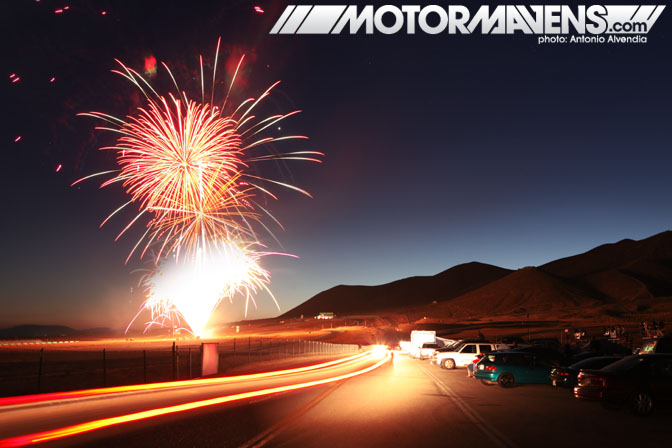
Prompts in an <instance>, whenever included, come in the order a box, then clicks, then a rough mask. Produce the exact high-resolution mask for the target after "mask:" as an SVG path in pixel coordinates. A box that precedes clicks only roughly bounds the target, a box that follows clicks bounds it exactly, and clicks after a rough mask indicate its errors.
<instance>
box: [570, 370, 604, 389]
mask: <svg viewBox="0 0 672 448" xmlns="http://www.w3.org/2000/svg"><path fill="white" fill-rule="evenodd" d="M577 380H578V384H579V385H580V386H599V387H607V378H606V377H603V376H587V375H584V374H582V373H580V374H579V376H578V377H577Z"/></svg>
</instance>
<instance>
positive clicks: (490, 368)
mask: <svg viewBox="0 0 672 448" xmlns="http://www.w3.org/2000/svg"><path fill="white" fill-rule="evenodd" d="M485 370H489V371H490V372H494V371H496V370H497V367H495V366H485Z"/></svg>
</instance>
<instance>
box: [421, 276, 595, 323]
mask: <svg viewBox="0 0 672 448" xmlns="http://www.w3.org/2000/svg"><path fill="white" fill-rule="evenodd" d="M596 304H599V301H598V300H597V299H596V298H594V297H592V296H591V294H590V292H589V291H585V290H584V289H582V288H581V287H579V286H576V285H573V284H571V283H568V282H566V281H564V280H563V279H560V278H557V277H554V276H552V275H550V274H547V273H545V272H543V271H541V270H539V269H537V268H533V267H528V268H523V269H519V270H517V271H515V272H513V273H511V274H509V275H507V276H506V277H503V278H500V279H498V280H495V281H493V282H491V283H488V284H487V285H485V286H482V287H481V288H478V289H475V290H473V291H470V292H468V293H466V294H463V295H461V296H460V297H457V298H455V299H453V300H449V301H446V302H442V303H438V304H436V305H433V306H432V307H423V309H422V310H418V311H419V312H420V314H423V313H424V315H427V313H428V312H431V315H438V316H442V317H449V316H469V315H478V314H483V313H484V312H487V313H488V314H490V315H491V314H526V313H539V312H557V311H563V310H571V309H576V308H578V307H579V306H585V305H589V306H590V305H596Z"/></svg>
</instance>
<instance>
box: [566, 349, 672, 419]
mask: <svg viewBox="0 0 672 448" xmlns="http://www.w3.org/2000/svg"><path fill="white" fill-rule="evenodd" d="M574 396H575V397H577V398H585V399H592V400H602V401H603V402H605V403H606V404H609V405H622V404H628V405H629V406H630V407H631V409H632V411H633V412H634V413H635V414H637V415H641V416H645V415H648V414H650V413H651V412H652V411H653V409H654V405H655V406H656V407H657V406H658V405H659V404H663V403H665V402H670V401H672V354H650V355H634V356H628V357H626V358H623V359H621V360H620V361H616V362H615V363H613V364H610V365H608V366H607V367H604V368H603V369H601V370H582V371H580V372H579V375H578V378H577V385H576V387H575V388H574Z"/></svg>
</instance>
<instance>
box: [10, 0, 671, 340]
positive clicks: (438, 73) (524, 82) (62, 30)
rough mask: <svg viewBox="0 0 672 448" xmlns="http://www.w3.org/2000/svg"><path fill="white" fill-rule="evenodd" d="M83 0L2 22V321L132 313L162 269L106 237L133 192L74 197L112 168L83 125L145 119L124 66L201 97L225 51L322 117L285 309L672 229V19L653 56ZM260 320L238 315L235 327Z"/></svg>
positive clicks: (281, 283) (302, 180) (299, 209)
mask: <svg viewBox="0 0 672 448" xmlns="http://www.w3.org/2000/svg"><path fill="white" fill-rule="evenodd" d="M138 3H141V4H138ZM68 4H69V5H70V9H69V10H68V11H66V12H65V13H64V14H54V13H53V11H54V10H55V9H57V8H59V7H62V6H63V4H62V2H61V3H58V2H53V1H48V0H42V1H41V2H39V3H32V2H29V1H23V2H20V1H13V2H9V3H8V4H7V6H6V7H5V10H4V11H5V17H6V21H7V22H9V23H8V24H7V29H6V31H5V32H6V33H8V35H7V36H5V38H3V42H4V45H5V48H4V50H3V53H4V56H5V58H4V59H5V61H6V62H5V64H4V65H5V67H6V70H7V71H8V72H7V73H6V75H5V83H6V87H5V89H6V91H7V92H8V94H7V96H6V98H7V99H6V101H7V102H6V111H5V119H4V120H3V125H2V136H3V147H2V151H3V162H4V163H3V167H4V169H3V175H2V177H1V179H2V187H3V188H2V193H0V194H1V195H2V202H3V219H2V229H1V230H2V242H3V245H2V247H3V250H2V254H3V258H4V259H3V264H2V267H3V268H2V270H0V285H2V286H1V288H2V289H1V291H0V309H1V310H2V312H1V313H0V326H7V325H13V324H19V323H28V322H30V323H62V324H66V325H71V326H75V327H89V326H110V327H121V326H123V325H124V324H125V323H126V322H128V320H129V319H130V317H132V315H133V314H134V312H135V310H136V309H137V307H138V306H139V305H140V303H141V301H142V296H141V294H140V293H139V291H138V289H137V282H138V279H139V274H138V273H137V272H134V270H136V269H141V268H147V267H148V265H147V264H146V263H143V262H138V261H137V260H136V261H134V262H132V263H130V264H129V265H124V259H125V257H126V255H127V254H128V252H129V251H130V249H131V248H132V246H133V244H134V243H135V240H134V239H133V235H131V236H129V237H128V238H122V239H121V240H120V241H118V242H116V243H115V242H114V241H113V240H114V237H115V236H116V233H118V232H119V231H120V230H121V229H122V228H123V226H124V225H125V221H123V220H116V221H112V222H111V223H110V224H108V225H106V227H105V228H103V229H98V224H99V223H100V222H101V221H102V219H104V218H105V216H107V214H108V213H109V212H111V211H112V210H114V209H115V208H116V207H117V206H118V205H120V204H121V203H123V202H124V200H125V199H124V194H123V192H122V191H120V190H115V189H109V190H108V191H99V190H97V184H96V183H95V182H92V183H87V184H84V185H82V186H81V187H80V188H79V189H77V188H71V187H69V185H70V183H71V182H73V181H74V180H76V179H78V178H80V177H83V176H85V175H87V174H91V173H94V172H97V171H101V170H103V169H111V168H113V165H114V160H113V158H112V157H111V154H105V153H101V152H99V151H96V148H97V147H99V146H101V145H104V144H109V143H111V140H110V136H108V135H104V134H99V133H95V134H94V133H93V132H92V128H93V126H94V124H95V122H94V121H92V120H90V119H85V118H78V117H75V114H76V113H78V112H86V111H89V110H102V111H105V112H110V113H115V114H117V115H124V114H125V113H126V112H127V111H129V110H131V108H132V107H133V95H134V93H133V90H132V88H131V87H130V86H129V85H128V83H127V82H124V80H123V79H121V78H120V77H118V76H115V75H113V74H111V73H110V72H109V70H110V69H111V68H113V67H114V61H113V59H114V58H119V59H121V60H123V61H124V62H126V63H127V64H129V65H131V66H135V67H138V68H141V67H142V64H143V60H144V57H145V56H147V55H150V54H152V55H155V56H156V58H157V59H159V60H164V61H166V62H167V63H168V65H170V66H171V67H177V69H176V71H177V72H178V73H180V74H181V75H182V80H181V81H180V82H181V84H182V85H185V86H189V87H186V88H188V89H194V91H197V90H198V83H197V81H195V80H190V79H189V78H190V76H189V75H188V73H189V70H195V69H196V68H197V66H198V65H197V64H198V54H199V53H203V54H204V56H206V58H210V57H211V55H212V54H213V53H214V47H215V43H216V41H217V38H218V37H219V36H222V39H223V42H224V51H223V58H226V57H227V56H228V55H231V54H234V55H235V54H237V52H239V51H245V52H246V53H248V55H249V57H248V60H250V61H253V62H252V63H251V64H249V65H248V66H247V69H246V70H245V73H244V80H243V84H242V85H241V87H245V89H246V90H248V91H249V92H250V93H249V94H250V95H253V94H258V93H260V91H262V90H263V89H264V88H265V87H266V86H268V85H269V84H271V83H272V82H273V81H275V80H277V79H281V80H282V81H283V82H282V84H281V86H280V88H279V89H278V91H277V93H276V94H274V96H273V99H272V100H271V101H270V102H269V104H268V105H267V108H268V109H267V110H268V112H269V113H272V112H274V111H289V110H291V109H292V108H300V109H302V110H304V113H303V114H301V115H300V116H299V117H296V118H295V119H293V120H292V121H291V122H288V123H287V124H286V125H283V131H285V132H287V133H293V132H300V133H305V134H307V135H309V136H310V137H311V140H310V141H309V142H308V143H300V144H299V145H297V146H296V147H292V146H291V145H289V146H285V147H284V148H281V149H288V150H289V149H295V148H296V149H316V150H319V151H323V152H324V153H326V157H325V163H324V164H322V165H315V164H301V163H298V164H288V165H287V168H289V170H290V171H291V172H289V173H288V172H287V171H286V170H285V169H284V167H275V168H274V169H275V170H276V173H278V174H277V175H278V176H282V177H283V178H285V179H286V180H290V181H292V182H293V183H295V184H296V185H298V186H301V187H303V188H306V189H308V190H309V191H310V192H311V193H312V194H313V196H314V199H312V200H311V199H307V198H305V197H303V196H301V195H298V194H295V193H290V192H282V193H281V194H280V201H278V202H275V203H271V204H269V205H270V207H271V208H272V210H273V213H274V214H275V216H276V217H277V218H278V219H279V220H280V221H281V222H282V223H283V224H284V225H285V227H286V231H284V232H283V231H281V230H279V229H278V230H277V232H276V235H277V236H278V238H279V239H280V240H281V242H282V243H283V246H284V249H285V250H286V251H287V252H290V253H293V254H296V255H298V256H300V257H301V258H300V259H299V260H293V259H288V258H282V257H276V258H275V259H267V260H266V264H265V266H266V267H267V268H268V269H269V270H270V271H271V273H272V275H273V282H272V289H273V291H274V292H275V293H276V296H277V298H278V300H279V301H280V303H281V305H282V308H283V311H284V310H287V309H290V308H292V307H293V306H295V305H297V304H299V303H301V302H303V301H305V300H307V299H308V298H310V297H311V296H312V295H314V294H316V293H317V292H319V291H321V290H324V289H327V288H329V287H331V286H334V285H336V284H369V285H371V284H379V283H383V282H387V281H391V280H395V279H398V278H401V277H406V276H410V275H418V274H421V275H429V274H435V273H437V272H440V271H442V270H444V269H446V268H449V267H451V266H453V265H455V264H459V263H463V262H468V261H472V260H478V261H482V262H487V263H492V264H496V265H499V266H503V267H507V268H519V267H523V266H528V265H538V264H542V263H544V262H547V261H550V260H552V259H556V258H559V257H562V256H567V255H572V254H575V253H578V252H582V251H584V250H587V249H590V248H592V247H594V246H596V245H599V244H603V243H607V242H614V241H617V240H620V239H623V238H634V239H640V238H644V237H647V236H650V235H652V234H655V233H658V232H661V231H664V230H667V229H669V228H670V223H671V222H672V207H670V203H669V202H670V197H672V195H671V193H672V182H671V181H670V175H669V173H670V169H671V168H672V152H671V151H670V143H671V142H672V138H671V137H672V136H671V135H670V134H671V132H672V130H671V129H672V127H670V119H671V118H672V110H671V108H670V104H672V88H671V87H670V79H672V66H671V62H670V51H669V49H670V47H671V45H672V36H671V35H670V32H671V31H672V22H671V20H672V19H670V17H669V16H670V11H667V10H666V11H665V12H663V14H662V16H661V17H660V19H659V20H658V22H657V23H656V25H655V26H654V27H653V29H652V30H651V32H650V33H649V35H648V40H649V42H648V43H647V44H644V45H617V44H602V45H564V46H562V45H541V46H540V45H537V42H536V37H534V36H523V35H515V36H478V35H470V36H454V35H450V36H449V35H437V36H423V35H415V36H408V35H405V34H399V35H395V36H381V35H375V36H346V35H339V36H270V35H268V34H267V32H268V30H270V28H271V26H272V24H273V23H274V21H275V20H276V19H277V17H279V15H280V12H281V11H282V9H283V4H282V3H281V2H269V1H261V0H260V1H259V2H257V3H253V2H248V1H238V2H225V1H219V2H198V3H197V4H196V5H193V4H192V2H187V1H183V2H165V1H162V2H153V1H147V2H116V1H115V2H112V1H108V2H102V1H87V2H76V1H75V2H68ZM254 4H260V5H262V6H263V7H264V8H265V10H266V13H265V14H263V15H259V14H255V13H254V12H253V9H252V8H253V6H254ZM476 4H480V3H476ZM103 10H105V11H107V12H108V13H107V14H106V15H105V16H102V15H101V14H100V12H101V11H103ZM267 65H268V67H267ZM12 73H17V74H18V75H19V76H21V80H20V82H17V83H11V82H10V80H9V75H10V74H12ZM222 73H223V72H222ZM52 76H54V77H55V78H56V80H55V81H54V82H53V83H50V82H49V80H50V79H51V77H52ZM159 79H161V75H160V76H159ZM157 82H159V83H160V82H161V81H157ZM18 135H21V136H22V139H21V140H20V141H19V142H18V143H14V139H15V138H16V137H17V136H18ZM58 164H62V165H63V168H62V170H61V171H60V172H58V173H56V172H55V169H56V167H57V166H58ZM268 242H269V243H272V241H271V240H269V241H268ZM276 248H277V247H276ZM132 288H133V289H132ZM131 291H133V292H131ZM259 306H260V307H259V310H258V311H255V312H252V313H251V314H250V317H253V318H256V317H266V316H272V315H276V314H277V310H275V308H274V307H273V305H272V303H271V301H270V300H269V299H268V298H265V297H260V299H259ZM242 309H243V308H242V302H241V301H238V302H237V303H235V304H234V305H233V306H231V305H228V304H223V305H222V306H221V308H220V310H219V312H218V318H219V319H221V320H231V319H235V318H240V317H241V316H242Z"/></svg>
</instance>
